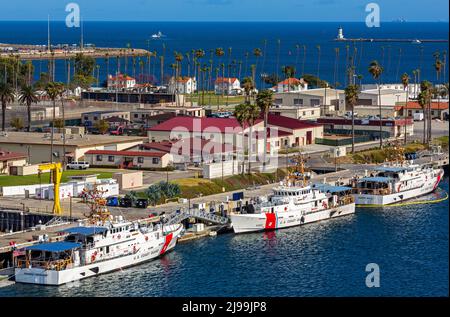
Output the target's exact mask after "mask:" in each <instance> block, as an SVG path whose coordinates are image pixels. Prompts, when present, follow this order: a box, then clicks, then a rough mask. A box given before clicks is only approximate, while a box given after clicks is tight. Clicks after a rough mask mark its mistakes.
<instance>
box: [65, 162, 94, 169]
mask: <svg viewBox="0 0 450 317" xmlns="http://www.w3.org/2000/svg"><path fill="white" fill-rule="evenodd" d="M88 168H89V163H88V162H83V161H80V162H72V163H69V164H67V169H68V170H85V169H88Z"/></svg>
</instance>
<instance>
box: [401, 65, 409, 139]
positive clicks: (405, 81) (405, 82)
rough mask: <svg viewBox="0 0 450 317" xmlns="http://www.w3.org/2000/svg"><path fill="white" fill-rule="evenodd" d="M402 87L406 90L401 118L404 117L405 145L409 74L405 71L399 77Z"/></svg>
mask: <svg viewBox="0 0 450 317" xmlns="http://www.w3.org/2000/svg"><path fill="white" fill-rule="evenodd" d="M401 80H402V84H403V89H404V90H405V91H406V103H405V107H404V108H403V112H404V113H403V118H404V119H405V135H404V137H405V145H406V118H407V117H408V96H409V89H408V86H409V75H408V74H407V73H404V74H403V75H402V77H401Z"/></svg>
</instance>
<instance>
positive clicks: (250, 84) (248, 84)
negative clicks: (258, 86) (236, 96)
mask: <svg viewBox="0 0 450 317" xmlns="http://www.w3.org/2000/svg"><path fill="white" fill-rule="evenodd" d="M242 87H243V88H244V91H245V103H246V104H250V94H251V93H252V92H253V90H254V89H255V83H254V81H253V78H252V77H245V78H244V79H243V80H242Z"/></svg>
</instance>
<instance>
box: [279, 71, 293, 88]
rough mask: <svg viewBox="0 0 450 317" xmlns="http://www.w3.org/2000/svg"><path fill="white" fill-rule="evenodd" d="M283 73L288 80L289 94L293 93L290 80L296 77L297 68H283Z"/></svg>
mask: <svg viewBox="0 0 450 317" xmlns="http://www.w3.org/2000/svg"><path fill="white" fill-rule="evenodd" d="M281 72H282V73H283V74H284V78H285V79H287V80H288V92H289V91H291V83H290V80H289V79H290V78H292V77H294V76H295V67H294V66H283V67H282V68H281Z"/></svg>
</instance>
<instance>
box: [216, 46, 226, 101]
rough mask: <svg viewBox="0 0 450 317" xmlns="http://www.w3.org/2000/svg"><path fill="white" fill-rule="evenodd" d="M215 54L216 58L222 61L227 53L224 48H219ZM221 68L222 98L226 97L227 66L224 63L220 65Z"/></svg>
mask: <svg viewBox="0 0 450 317" xmlns="http://www.w3.org/2000/svg"><path fill="white" fill-rule="evenodd" d="M215 54H216V56H217V57H218V58H219V61H221V60H222V57H223V56H224V55H225V51H224V50H223V48H221V47H218V48H216V50H215ZM220 65H221V67H222V89H221V90H222V97H223V95H224V92H225V64H224V63H220Z"/></svg>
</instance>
